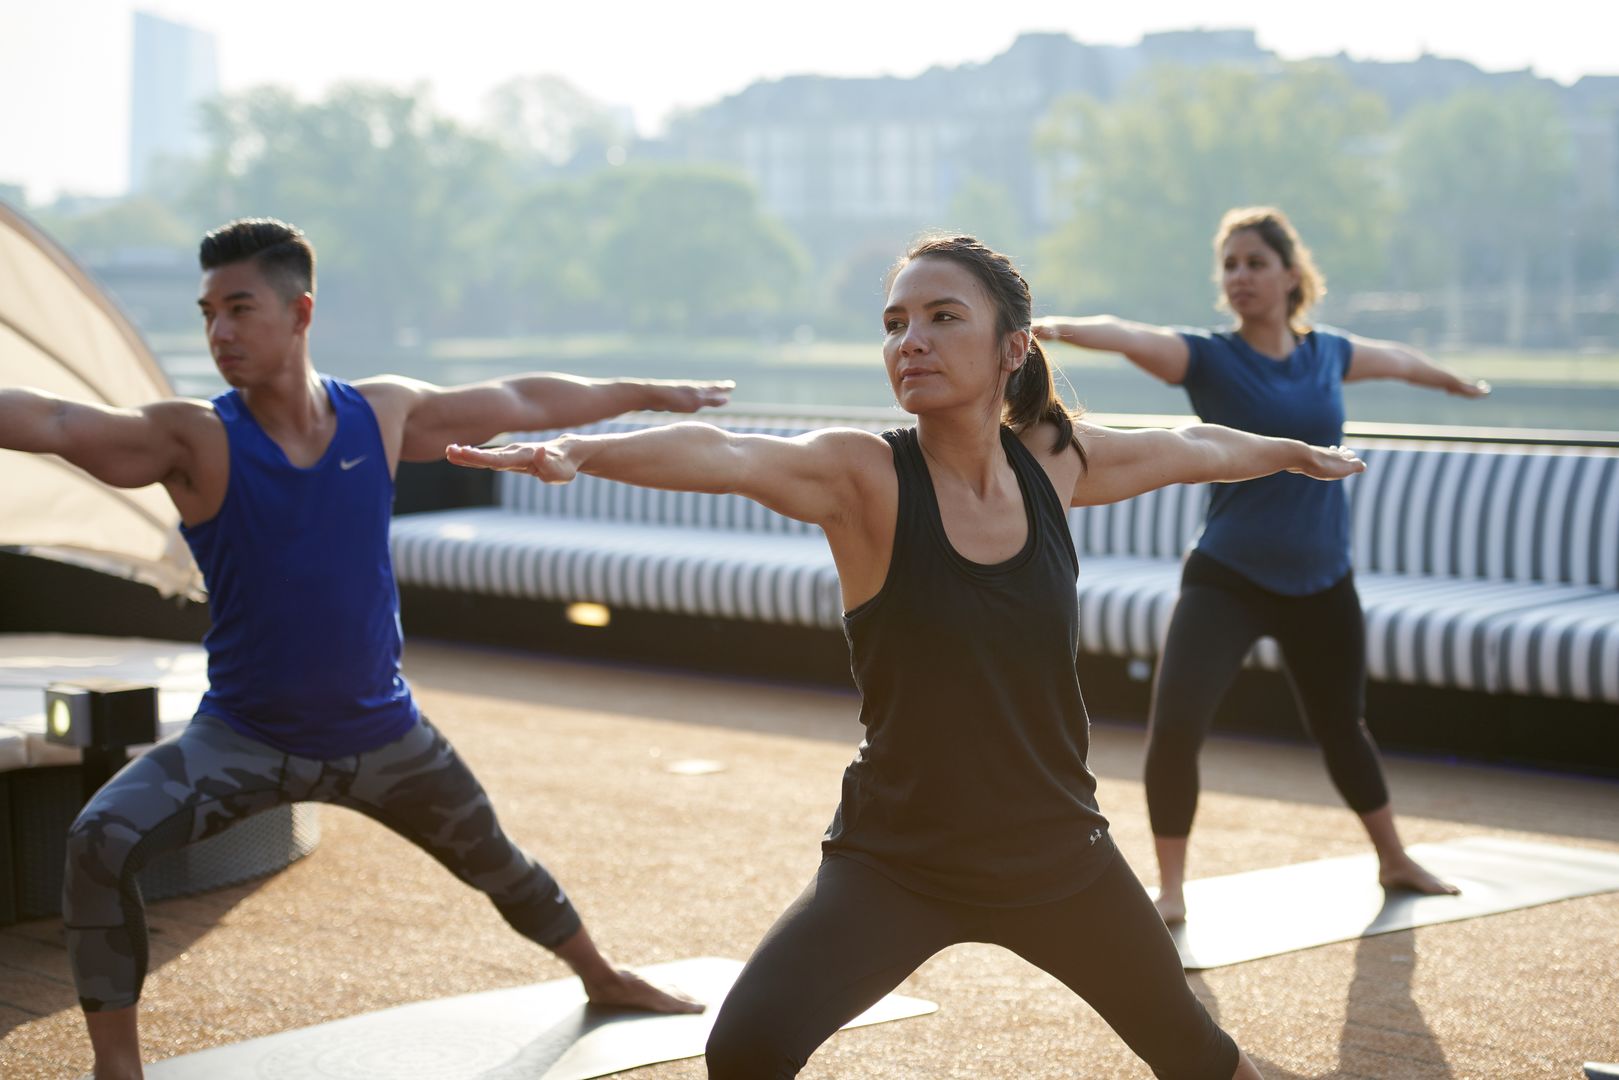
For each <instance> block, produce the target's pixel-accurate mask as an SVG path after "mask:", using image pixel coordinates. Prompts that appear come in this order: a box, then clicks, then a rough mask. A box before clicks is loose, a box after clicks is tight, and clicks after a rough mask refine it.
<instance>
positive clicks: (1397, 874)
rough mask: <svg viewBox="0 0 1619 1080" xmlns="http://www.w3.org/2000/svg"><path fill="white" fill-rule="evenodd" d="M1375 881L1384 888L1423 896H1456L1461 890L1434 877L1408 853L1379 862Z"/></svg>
mask: <svg viewBox="0 0 1619 1080" xmlns="http://www.w3.org/2000/svg"><path fill="white" fill-rule="evenodd" d="M1377 883H1378V884H1379V885H1381V886H1383V888H1385V889H1403V890H1405V891H1407V892H1416V893H1422V894H1423V895H1425V896H1456V895H1458V894H1459V893H1460V892H1461V891H1462V890H1460V889H1458V888H1457V887H1456V886H1454V885H1452V884H1451V883H1450V882H1448V881H1440V880H1439V879H1438V878H1436V877H1434V876H1433V875H1432V874H1430V873H1429V872H1428V871H1427V870H1424V869H1423V868H1422V866H1421V865H1420V864H1419V863H1418V862H1417V861H1416V860H1415V859H1413V858H1411V857H1410V856H1409V855H1402V856H1401V857H1400V858H1399V859H1393V860H1390V861H1388V862H1385V863H1383V864H1381V865H1380V866H1379V867H1378V869H1377Z"/></svg>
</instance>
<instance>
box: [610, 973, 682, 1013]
mask: <svg viewBox="0 0 1619 1080" xmlns="http://www.w3.org/2000/svg"><path fill="white" fill-rule="evenodd" d="M585 995H586V996H587V997H589V998H590V1003H591V1004H592V1005H608V1006H612V1007H614V1008H619V1009H644V1010H645V1011H647V1012H655V1013H700V1012H702V1011H703V1010H704V1009H706V1008H707V1007H708V1006H706V1005H704V1004H703V1003H702V1002H700V1001H693V1000H692V999H691V998H689V997H686V996H685V995H684V994H679V993H676V992H674V991H671V990H662V989H659V988H658V987H656V986H653V985H652V984H651V983H649V982H647V981H646V980H645V979H643V978H641V976H639V975H637V974H636V973H635V972H633V971H626V970H624V969H622V968H621V969H618V970H615V971H614V972H613V973H612V975H611V976H609V977H608V978H606V979H603V980H602V981H601V982H598V983H595V984H593V985H587V986H586V987H585Z"/></svg>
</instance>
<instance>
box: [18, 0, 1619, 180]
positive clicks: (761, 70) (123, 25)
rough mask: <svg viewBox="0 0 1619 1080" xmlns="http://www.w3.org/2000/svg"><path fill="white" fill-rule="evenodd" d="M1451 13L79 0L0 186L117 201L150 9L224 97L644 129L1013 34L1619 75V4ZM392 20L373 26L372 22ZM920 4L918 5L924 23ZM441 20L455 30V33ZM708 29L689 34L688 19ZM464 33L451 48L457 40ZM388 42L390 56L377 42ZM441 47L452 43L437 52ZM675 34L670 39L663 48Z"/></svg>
mask: <svg viewBox="0 0 1619 1080" xmlns="http://www.w3.org/2000/svg"><path fill="white" fill-rule="evenodd" d="M1446 9H1449V10H1451V11H1454V12H1456V13H1457V14H1458V15H1459V14H1461V9H1459V8H1457V7H1453V6H1452V5H1444V4H1440V5H1424V6H1422V7H1419V8H1412V7H1411V5H1409V4H1405V5H1397V4H1393V3H1385V2H1369V3H1366V4H1362V5H1359V6H1358V7H1357V9H1356V18H1355V20H1353V23H1352V25H1340V26H1336V27H1333V26H1330V24H1329V23H1328V21H1327V20H1323V19H1321V18H1320V13H1319V11H1315V12H1310V11H1306V10H1304V9H1302V8H1300V7H1299V6H1298V5H1296V4H1291V5H1289V4H1278V3H1272V2H1268V0H1267V2H1261V0H1252V2H1242V3H1228V4H1225V5H1222V6H1221V8H1220V12H1221V17H1220V18H1219V19H1210V18H1209V17H1208V8H1207V6H1206V5H1200V4H1193V3H1185V2H1179V0H1177V2H1171V3H1161V4H1155V5H1153V6H1152V7H1151V9H1150V10H1148V11H1144V12H1142V11H1135V12H1120V11H1086V12H1080V13H1078V14H1076V13H1075V10H1074V5H1072V4H1060V3H1051V2H1046V0H1037V2H1033V3H1027V4H1023V5H1020V6H1019V9H1018V11H1017V12H1015V13H1007V12H1004V11H1001V10H999V9H994V8H991V7H988V6H985V7H983V8H980V9H977V10H967V11H964V12H952V13H950V15H949V17H948V18H947V19H946V18H942V17H940V16H939V15H938V14H937V10H938V9H937V8H931V9H929V8H923V7H921V6H919V5H904V4H901V5H892V6H890V7H888V8H884V9H881V10H874V9H869V8H866V9H861V8H857V7H856V6H855V5H853V4H850V3H846V2H843V0H836V2H832V3H830V4H828V5H823V7H822V9H821V13H820V15H819V16H818V17H817V18H816V19H814V20H805V21H804V23H803V25H797V26H795V25H792V24H787V25H772V22H773V20H776V19H779V16H778V15H775V14H772V13H770V12H761V11H757V10H755V9H753V8H751V7H747V6H743V5H735V4H730V3H721V2H718V0H709V2H707V3H700V4H697V5H688V6H687V7H685V8H682V9H680V10H679V11H673V10H671V9H668V8H664V7H653V6H651V5H646V6H644V7H643V6H642V5H639V4H629V5H618V6H616V7H615V6H604V7H603V8H601V9H592V10H588V11H571V12H569V14H568V15H567V16H566V19H565V20H559V19H558V18H557V17H556V16H555V15H554V14H549V15H548V13H547V12H544V11H541V10H538V9H537V8H530V7H527V6H522V7H519V6H516V5H512V4H508V3H499V2H495V0H463V3H461V4H459V5H457V6H456V8H455V9H454V12H453V14H451V13H445V12H426V13H421V12H409V13H407V14H404V15H400V14H398V13H397V12H396V11H395V10H394V9H391V8H390V9H382V8H380V7H378V6H376V5H372V4H366V3H350V4H344V5H330V4H325V5H321V4H316V3H315V2H314V0H284V2H283V3H282V4H281V5H279V6H278V8H277V16H276V18H275V19H272V20H265V19H264V18H263V14H264V9H262V8H248V7H246V6H244V5H238V4H217V3H215V4H209V3H205V2H202V0H169V2H166V3H162V4H134V3H129V2H124V0H79V2H77V3H74V4H71V5H62V6H61V7H52V8H49V9H46V8H43V7H41V8H37V9H31V10H28V11H27V12H26V13H25V12H24V11H23V10H21V8H20V7H18V8H10V9H8V10H7V11H6V12H5V13H4V14H0V94H4V95H5V97H6V99H7V100H11V101H27V102H29V103H30V104H31V106H32V107H31V108H30V109H28V110H22V109H12V110H7V111H6V112H5V113H4V114H3V115H0V184H4V183H14V184H22V185H23V186H24V188H25V191H26V193H27V195H28V197H29V199H30V200H31V201H48V200H49V199H51V198H53V197H55V196H56V195H58V194H62V193H75V194H87V195H117V194H121V193H123V192H124V191H125V190H126V189H127V187H128V184H129V180H130V177H129V167H128V154H129V138H130V134H129V132H130V128H129V116H128V113H129V95H130V86H129V80H130V52H131V37H132V23H133V13H134V12H135V11H137V10H140V11H150V12H152V13H153V14H156V15H159V16H160V17H162V18H165V19H170V20H174V21H177V22H181V23H185V24H187V25H190V26H194V27H196V28H197V29H199V30H202V31H205V32H209V33H212V34H214V35H215V36H216V38H217V41H218V50H219V67H220V85H221V89H222V90H224V91H226V92H233V91H239V90H241V89H244V88H246V87H248V86H253V85H260V84H263V83H266V82H276V83H279V84H281V85H284V86H288V87H290V88H291V89H292V90H293V91H294V92H295V93H297V94H298V95H299V96H300V97H303V98H305V99H309V98H314V97H318V96H320V95H321V94H322V93H324V92H325V91H326V90H327V89H328V88H329V87H330V86H331V85H332V84H333V83H334V82H340V81H344V80H346V79H359V80H364V81H372V82H381V83H386V84H390V85H396V86H399V85H415V84H426V85H428V86H429V87H430V88H431V93H432V96H433V100H434V101H435V102H436V103H437V104H438V105H439V106H441V107H442V108H444V109H445V110H446V111H448V112H450V113H451V114H452V115H455V116H457V117H459V118H462V119H467V120H472V119H475V118H476V117H477V116H478V114H479V111H480V105H481V101H482V99H483V97H484V96H485V95H486V94H487V92H488V91H489V90H490V89H491V88H492V87H493V86H495V85H496V84H498V83H499V82H501V81H504V80H505V79H508V78H513V77H517V76H520V75H525V74H529V75H533V74H542V73H549V74H557V75H560V76H561V77H563V78H565V79H567V80H568V81H569V82H572V83H574V84H575V85H577V86H578V87H579V88H580V89H581V90H583V91H585V92H586V93H588V94H590V95H591V96H593V97H596V98H598V99H600V100H602V101H604V102H606V103H608V104H611V105H616V106H621V107H625V108H628V109H630V110H631V111H632V112H633V114H634V116H635V118H636V123H637V127H638V129H639V130H640V131H641V132H642V133H643V134H647V133H653V132H656V131H658V130H660V129H661V127H662V126H663V124H664V123H665V122H666V121H667V119H668V117H669V115H670V114H671V113H672V112H674V111H677V110H682V109H690V108H694V107H698V106H702V105H706V104H710V103H712V102H714V101H717V100H719V99H721V98H723V97H726V96H728V95H730V94H733V93H737V92H739V91H741V90H742V89H744V88H745V87H746V86H748V85H750V84H752V83H754V82H756V81H760V80H768V79H776V78H781V77H785V76H788V75H793V74H819V75H829V76H862V75H896V76H901V77H905V76H912V75H916V74H919V73H921V72H922V71H924V70H926V69H928V68H930V67H935V66H947V67H953V66H958V65H961V64H972V63H981V62H984V61H986V60H988V59H989V58H990V57H992V56H994V55H996V54H997V53H999V52H1002V51H1004V50H1005V49H1006V48H1007V47H1008V46H1009V45H1010V44H1011V42H1012V40H1013V39H1014V38H1015V37H1016V36H1017V35H1018V34H1019V33H1021V32H1026V31H1038V30H1046V31H1059V32H1064V33H1067V34H1069V35H1070V36H1071V37H1073V38H1074V39H1075V40H1078V41H1082V42H1085V43H1087V44H1099V45H1109V44H1112V45H1131V44H1135V43H1136V42H1137V41H1139V40H1140V38H1141V37H1142V36H1143V35H1144V34H1149V33H1155V32H1162V31H1165V30H1176V29H1193V28H1214V27H1239V26H1240V27H1246V28H1252V29H1253V30H1255V32H1256V33H1257V35H1258V39H1259V42H1260V44H1261V45H1262V46H1264V47H1266V48H1269V49H1272V50H1274V51H1276V52H1277V53H1278V54H1279V55H1281V56H1282V57H1284V58H1286V59H1303V58H1307V57H1311V56H1328V55H1333V54H1335V53H1338V52H1347V53H1348V54H1349V55H1351V56H1353V57H1356V58H1357V59H1367V60H1390V61H1398V60H1409V59H1414V58H1416V57H1417V56H1419V55H1422V54H1424V53H1427V54H1432V55H1439V56H1446V57H1453V58H1456V59H1462V60H1467V61H1469V62H1471V63H1474V64H1476V65H1477V66H1479V67H1480V68H1482V69H1483V70H1486V71H1494V70H1521V69H1523V68H1525V67H1529V68H1531V69H1533V70H1534V71H1535V72H1536V74H1538V75H1541V76H1543V77H1548V78H1553V79H1555V80H1557V81H1559V82H1562V83H1565V84H1567V83H1570V82H1573V81H1575V80H1576V79H1577V78H1578V77H1580V76H1583V75H1619V58H1615V56H1614V54H1613V50H1612V49H1611V42H1612V41H1613V40H1614V39H1615V37H1616V36H1619V12H1614V13H1593V12H1592V11H1590V10H1589V9H1588V8H1586V9H1584V10H1581V8H1580V7H1579V6H1577V5H1576V4H1574V3H1572V2H1571V0H1547V2H1546V3H1543V4H1541V5H1539V6H1537V9H1536V12H1535V17H1534V19H1533V21H1532V22H1531V21H1530V20H1528V19H1525V20H1523V21H1522V22H1521V23H1511V22H1506V21H1499V20H1498V21H1495V22H1489V21H1485V20H1479V19H1478V18H1476V17H1472V18H1456V17H1449V18H1447V17H1446V15H1445V10H1446ZM384 10H386V11H387V12H388V15H387V17H386V18H383V17H382V16H381V13H382V12H383V11H384ZM930 12H931V13H930ZM452 20H453V21H452ZM694 24H695V25H699V26H701V27H702V28H703V32H702V33H696V32H694V31H693V29H692V27H693V25H694ZM458 34H460V35H463V36H466V35H470V37H471V39H472V40H470V41H469V42H468V43H465V44H463V43H462V42H460V41H459V40H458V38H457V35H458ZM383 35H386V36H387V37H388V39H389V40H388V42H387V43H386V44H385V45H384V43H382V42H381V41H379V40H378V39H379V38H380V37H382V36H383ZM446 42H450V43H451V44H452V46H453V47H452V48H448V49H446V48H445V47H444V44H445V43H446ZM669 42H676V43H678V45H677V47H674V48H671V47H670V46H669V44H668V43H669Z"/></svg>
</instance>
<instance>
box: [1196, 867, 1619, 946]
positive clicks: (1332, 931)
mask: <svg viewBox="0 0 1619 1080" xmlns="http://www.w3.org/2000/svg"><path fill="white" fill-rule="evenodd" d="M1409 850H1410V852H1411V857H1412V858H1414V859H1416V860H1417V862H1419V863H1421V864H1422V865H1423V866H1425V867H1427V868H1428V869H1429V870H1431V871H1433V873H1435V874H1436V875H1438V876H1439V877H1440V878H1441V879H1442V880H1445V881H1448V882H1450V883H1451V884H1453V885H1455V886H1457V887H1459V888H1460V889H1461V890H1462V892H1461V895H1460V896H1419V895H1417V894H1415V893H1409V892H1392V891H1391V892H1385V891H1384V889H1383V888H1382V887H1381V886H1379V885H1378V884H1377V858H1376V856H1375V855H1371V854H1367V855H1351V856H1348V857H1346V858H1337V859H1321V860H1320V861H1318V862H1307V863H1299V864H1297V865H1295V866H1278V867H1273V868H1271V869H1268V870H1251V871H1248V872H1246V873H1242V874H1230V875H1228V876H1225V877H1216V878H1205V879H1203V880H1201V881H1189V882H1187V883H1186V921H1185V922H1184V923H1182V924H1180V925H1179V926H1175V927H1172V928H1171V933H1172V935H1173V936H1174V938H1175V946H1176V948H1178V949H1179V950H1180V954H1181V962H1182V964H1183V965H1184V966H1185V967H1186V969H1187V970H1188V971H1201V970H1204V969H1206V968H1216V967H1224V966H1225V965H1227V964H1240V963H1242V962H1243V961H1245V960H1258V959H1260V958H1261V957H1266V956H1275V955H1277V954H1279V953H1286V952H1293V951H1295V950H1298V949H1309V948H1314V947H1315V946H1317V945H1327V944H1330V943H1332V942H1335V941H1350V940H1352V939H1354V938H1360V937H1370V936H1372V935H1373V934H1386V933H1389V932H1391V931H1394V930H1410V929H1412V928H1413V927H1417V926H1431V925H1433V924H1435V923H1445V922H1455V921H1457V920H1459V919H1472V918H1476V917H1478V916H1480V915H1495V914H1498V913H1499V912H1503V911H1516V910H1517V909H1519V908H1526V907H1534V906H1536V905H1537V904H1549V903H1551V902H1552V901H1554V900H1568V899H1572V898H1573V897H1576V896H1591V895H1593V894H1595V893H1603V892H1612V891H1614V890H1616V889H1619V854H1615V853H1613V852H1607V851H1596V850H1592V849H1589V848H1571V847H1562V846H1559V845H1554V844H1537V843H1525V842H1523V841H1519V840H1500V839H1494V838H1491V837H1468V838H1466V839H1462V840H1450V841H1446V842H1444V843H1439V844H1417V845H1414V846H1413V847H1411V848H1410V849H1409Z"/></svg>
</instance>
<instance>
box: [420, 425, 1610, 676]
mask: <svg viewBox="0 0 1619 1080" xmlns="http://www.w3.org/2000/svg"><path fill="white" fill-rule="evenodd" d="M826 422H827V423H844V421H842V420H841V419H839V418H838V417H835V416H832V417H828V418H827V421H826ZM645 426H648V422H646V421H638V420H622V421H614V422H610V423H606V424H600V425H596V426H594V427H592V428H590V429H587V430H589V431H593V432H599V431H625V430H637V429H639V428H642V427H645ZM725 426H726V427H727V428H729V429H731V430H737V431H751V432H761V433H768V434H776V435H792V434H797V433H799V432H802V431H804V430H808V429H809V428H811V427H814V426H820V425H819V421H818V420H817V422H815V423H806V422H803V421H792V420H770V419H765V418H735V419H733V418H730V417H726V418H725ZM851 426H858V427H864V428H867V429H868V430H878V426H877V425H875V424H873V423H871V422H869V421H855V422H854V423H853V424H852V425H851ZM888 426H892V425H888ZM543 435H544V433H540V434H539V435H537V436H534V437H543ZM527 437H529V436H525V438H527ZM1358 449H1359V450H1360V453H1361V455H1362V456H1363V457H1364V458H1365V460H1366V462H1367V471H1366V472H1365V473H1363V474H1360V475H1359V476H1356V477H1353V478H1351V479H1350V480H1348V481H1346V482H1345V483H1346V485H1347V489H1348V495H1349V499H1350V508H1351V517H1350V528H1351V542H1352V545H1353V550H1354V559H1355V574H1356V581H1357V584H1358V585H1359V588H1360V594H1361V600H1362V603H1363V605H1364V607H1365V610H1366V622H1367V668H1368V672H1369V674H1370V675H1371V677H1373V678H1375V679H1379V680H1385V681H1390V682H1401V683H1415V684H1422V685H1430V686H1441V687H1459V688H1463V689H1469V690H1479V691H1486V692H1492V693H1514V694H1527V695H1533V696H1543V697H1566V698H1575V699H1578V700H1585V701H1604V702H1615V703H1619V454H1616V453H1614V452H1611V451H1603V450H1573V449H1560V448H1541V447H1526V446H1478V445H1459V444H1406V443H1398V442H1393V441H1385V442H1377V443H1372V444H1367V445H1365V446H1361V447H1358ZM498 487H499V506H498V507H494V508H479V509H473V510H454V511H444V512H439V513H429V514H414V515H409V516H405V517H401V518H397V519H396V520H395V522H394V533H393V537H394V562H395V569H396V571H397V573H398V575H399V580H400V581H401V582H402V583H405V584H418V585H429V586H434V587H438V588H447V589H464V590H470V591H473V592H478V593H487V594H492V595H502V596H516V597H530V598H535V599H543V600H555V601H574V600H590V601H596V602H600V603H606V604H609V605H617V606H622V607H629V608H638V609H644V610H651V611H664V612H675V613H683V614H693V615H705V616H716V617H722V618H736V619H750V620H759V621H764V622H775V623H785V624H790V625H799V626H819V627H826V628H829V629H831V628H837V627H839V626H840V625H841V617H842V616H841V610H840V595H839V591H838V583H837V574H836V570H835V568H834V566H833V563H832V558H831V555H830V554H829V553H828V551H827V549H826V544H825V541H824V540H823V539H822V538H821V536H820V531H819V530H818V529H816V528H814V527H813V526H810V525H806V524H804V523H802V522H797V521H792V520H790V519H788V518H784V517H782V516H780V515H778V514H775V513H773V512H771V511H769V510H766V509H764V508H763V507H761V506H759V505H758V504H756V503H753V502H750V501H749V500H746V499H743V498H740V497H738V496H731V495H697V494H690V493H685V492H667V491H652V490H647V489H642V488H634V487H630V486H628V485H623V484H615V483H611V482H609V481H604V480H600V479H598V478H595V477H580V478H579V479H577V480H575V481H574V482H573V483H571V484H567V485H561V486H551V485H545V484H541V483H538V482H536V481H534V480H532V479H530V478H528V477H521V476H513V475H509V474H507V475H502V476H501V477H500V478H499V480H498ZM1206 503H1207V490H1206V489H1205V488H1201V487H1188V486H1184V485H1182V486H1176V487H1171V488H1165V489H1163V490H1160V491H1154V492H1149V493H1147V494H1145V495H1141V496H1138V497H1136V498H1134V499H1130V500H1127V501H1126V502H1122V503H1117V504H1114V505H1111V506H1101V507H1084V508H1077V509H1074V510H1071V511H1070V512H1069V527H1070V529H1071V530H1072V533H1073V538H1074V546H1075V548H1076V550H1077V551H1078V552H1079V555H1080V560H1081V562H1080V578H1079V586H1078V589H1079V601H1080V633H1081V648H1082V649H1083V650H1084V651H1086V652H1091V653H1099V654H1106V655H1114V656H1126V657H1135V658H1142V659H1152V658H1154V657H1156V656H1157V654H1158V651H1159V647H1160V644H1161V643H1162V641H1163V639H1164V635H1165V633H1166V632H1167V630H1168V627H1169V618H1170V614H1171V612H1172V611H1173V610H1174V605H1175V599H1176V596H1177V594H1178V591H1179V584H1180V558H1181V555H1182V554H1183V553H1184V552H1185V550H1186V549H1187V547H1188V546H1189V545H1190V543H1191V542H1192V540H1193V539H1194V538H1195V536H1196V535H1197V530H1198V528H1199V527H1200V526H1201V523H1202V516H1203V512H1204V507H1205V505H1206ZM1252 660H1253V662H1254V663H1257V664H1259V665H1261V666H1266V667H1275V666H1277V664H1278V663H1279V656H1278V654H1277V650H1276V648H1275V645H1274V643H1272V642H1270V641H1268V640H1267V641H1263V642H1261V643H1260V645H1259V646H1258V647H1257V648H1256V649H1255V651H1254V656H1253V657H1252Z"/></svg>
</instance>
